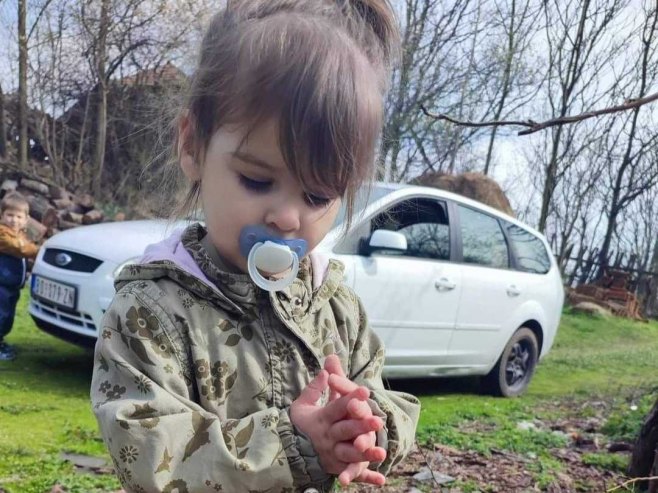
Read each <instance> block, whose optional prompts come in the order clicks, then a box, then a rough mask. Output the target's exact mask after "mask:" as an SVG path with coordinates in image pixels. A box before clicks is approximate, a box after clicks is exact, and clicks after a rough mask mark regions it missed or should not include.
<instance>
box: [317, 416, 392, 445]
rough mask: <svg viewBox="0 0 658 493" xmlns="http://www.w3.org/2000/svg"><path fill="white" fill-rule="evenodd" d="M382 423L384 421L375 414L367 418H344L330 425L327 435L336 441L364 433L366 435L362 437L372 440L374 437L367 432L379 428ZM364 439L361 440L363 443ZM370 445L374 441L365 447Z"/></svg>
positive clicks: (352, 438)
mask: <svg viewBox="0 0 658 493" xmlns="http://www.w3.org/2000/svg"><path fill="white" fill-rule="evenodd" d="M383 425H384V423H383V422H382V420H381V418H378V417H377V416H372V417H370V418H367V419H344V420H342V421H337V422H336V423H334V424H333V425H331V428H329V435H330V436H331V438H333V439H334V440H335V441H337V442H344V441H346V440H354V439H356V438H358V437H359V436H360V435H364V434H365V435H366V437H364V438H365V439H366V440H370V441H373V440H374V438H370V437H369V435H368V433H370V432H371V431H379V430H381V428H382V426H383ZM366 440H363V442H364V443H365V441H366ZM355 445H356V443H355ZM372 445H374V441H373V443H371V444H370V445H369V446H368V447H366V448H370V447H371V446H372ZM366 448H363V450H366Z"/></svg>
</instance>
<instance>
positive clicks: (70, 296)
mask: <svg viewBox="0 0 658 493" xmlns="http://www.w3.org/2000/svg"><path fill="white" fill-rule="evenodd" d="M32 294H34V295H35V296H37V297H39V298H43V299H45V300H48V301H52V302H53V303H56V304H58V305H61V306H65V307H67V308H71V309H74V308H75V288H74V287H73V286H67V285H66V284H61V283H58V282H55V281H51V280H50V279H44V278H43V277H39V276H34V282H33V283H32Z"/></svg>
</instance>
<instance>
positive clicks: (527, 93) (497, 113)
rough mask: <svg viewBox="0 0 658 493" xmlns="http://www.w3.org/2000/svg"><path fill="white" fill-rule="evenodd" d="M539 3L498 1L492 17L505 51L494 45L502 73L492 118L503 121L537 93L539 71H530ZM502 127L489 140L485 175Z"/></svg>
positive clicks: (517, 0) (492, 132)
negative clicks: (517, 92)
mask: <svg viewBox="0 0 658 493" xmlns="http://www.w3.org/2000/svg"><path fill="white" fill-rule="evenodd" d="M534 5H535V2H532V1H530V0H510V1H509V4H508V5H505V4H503V3H502V2H498V1H496V2H494V10H493V15H492V16H491V19H492V22H493V23H494V28H498V26H500V27H499V29H500V31H501V32H502V33H503V35H504V38H505V43H504V44H503V46H504V48H503V49H501V46H500V44H492V46H493V50H492V52H493V53H492V56H493V57H496V56H497V58H498V59H499V63H500V69H501V72H502V74H501V75H500V76H499V77H495V78H494V80H495V81H496V83H495V93H494V97H493V99H494V100H495V105H494V111H493V114H492V118H493V119H494V121H498V120H500V119H501V118H502V117H503V116H504V115H507V114H509V113H510V112H512V111H514V110H515V109H517V108H518V107H519V106H523V105H524V104H525V103H526V102H527V99H528V98H529V97H532V96H533V95H534V94H535V93H536V92H537V91H536V90H535V91H533V90H532V87H531V86H532V85H533V84H534V85H538V84H537V81H536V80H535V74H534V72H535V71H536V69H534V68H529V63H528V61H527V57H528V52H529V48H530V43H531V42H532V39H533V36H534V32H535V31H536V30H537V29H538V25H539V23H538V21H539V20H540V14H541V9H539V8H535V7H534ZM515 86H519V87H518V88H519V90H520V91H521V95H520V98H521V100H520V101H514V102H513V103H514V104H513V106H514V107H512V108H510V107H509V106H511V105H510V104H509V103H510V99H511V98H512V97H513V92H514V89H515ZM497 133H498V126H494V127H493V128H492V130H491V135H490V137H489V144H488V146H487V154H486V157H485V161H484V174H485V175H487V174H489V169H490V166H491V161H492V156H493V151H494V142H495V140H496V134H497Z"/></svg>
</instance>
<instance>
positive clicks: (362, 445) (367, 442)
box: [352, 432, 377, 452]
mask: <svg viewBox="0 0 658 493" xmlns="http://www.w3.org/2000/svg"><path fill="white" fill-rule="evenodd" d="M352 443H353V444H354V447H355V448H356V449H357V450H359V451H361V452H364V451H366V450H368V449H369V448H370V447H374V446H375V445H376V444H377V435H375V433H373V432H371V433H364V434H363V435H359V436H358V437H356V438H355V439H354V441H353V442H352Z"/></svg>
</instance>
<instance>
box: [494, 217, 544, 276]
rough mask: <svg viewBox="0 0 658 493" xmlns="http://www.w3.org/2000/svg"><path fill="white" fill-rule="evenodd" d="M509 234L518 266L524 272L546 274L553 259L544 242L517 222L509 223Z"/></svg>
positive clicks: (507, 226) (507, 225)
mask: <svg viewBox="0 0 658 493" xmlns="http://www.w3.org/2000/svg"><path fill="white" fill-rule="evenodd" d="M505 226H506V228H507V236H508V238H509V239H510V241H511V242H512V245H513V247H514V253H515V256H516V267H517V269H519V270H522V271H523V272H531V273H534V274H546V273H547V272H548V271H549V270H550V268H551V259H550V257H549V256H548V253H547V252H546V247H545V246H544V242H543V241H541V240H540V239H539V238H537V237H536V236H535V235H533V234H532V233H531V232H530V231H526V230H525V229H523V228H520V227H519V226H516V225H515V224H510V223H507V224H506V225H505Z"/></svg>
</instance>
